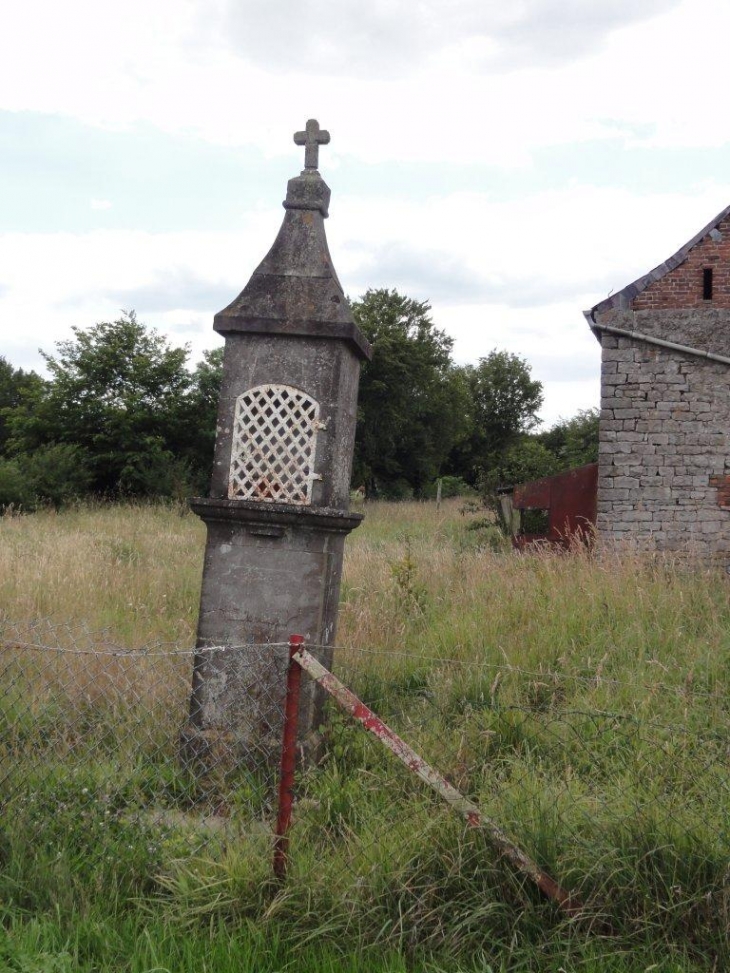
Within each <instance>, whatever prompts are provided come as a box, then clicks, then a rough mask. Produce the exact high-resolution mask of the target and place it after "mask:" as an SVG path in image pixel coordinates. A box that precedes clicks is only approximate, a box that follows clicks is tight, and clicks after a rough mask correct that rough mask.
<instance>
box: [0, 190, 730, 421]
mask: <svg viewBox="0 0 730 973" xmlns="http://www.w3.org/2000/svg"><path fill="white" fill-rule="evenodd" d="M277 195H278V194H277V193H276V192H272V196H274V197H276V196H277ZM728 198H730V184H728V185H725V186H722V187H714V188H712V189H706V190H705V191H704V192H702V193H697V194H694V195H688V196H664V195H657V196H650V197H643V198H642V197H636V196H633V195H632V194H630V193H628V192H626V191H622V190H615V189H588V188H583V189H572V188H568V189H566V190H564V191H562V192H546V193H541V194H536V195H534V196H532V197H530V198H528V199H524V200H516V201H513V202H499V201H495V200H492V199H490V197H489V196H488V195H487V194H477V193H457V194H453V195H451V196H443V197H434V198H432V199H430V200H428V202H427V204H426V205H420V204H417V203H415V202H410V203H407V202H404V201H401V202H399V203H393V202H392V201H390V202H388V203H385V202H383V203H381V204H377V203H373V201H372V200H364V199H359V198H356V197H348V196H347V195H344V194H343V195H342V196H341V197H340V198H339V200H338V202H337V207H336V210H335V212H336V216H333V218H332V219H330V220H329V221H328V224H327V228H328V236H329V241H330V248H331V251H332V255H333V259H334V262H335V266H336V267H337V270H338V274H339V276H340V279H341V280H342V282H343V286H344V287H345V290H346V291H347V292H348V293H349V294H350V295H351V296H352V297H358V296H359V295H360V294H361V293H363V292H364V290H365V289H366V288H367V287H396V288H399V289H400V290H402V291H403V292H404V293H407V294H408V295H409V296H411V297H415V298H417V299H419V300H429V301H431V303H432V306H433V316H434V320H435V322H436V324H437V325H438V326H439V327H442V328H445V329H446V331H447V332H448V333H449V334H451V335H452V336H453V337H454V339H455V342H456V344H455V356H456V358H457V360H459V361H461V362H467V361H476V360H477V359H478V358H479V357H481V356H484V355H487V354H488V353H489V351H490V350H491V349H492V348H495V347H496V348H506V349H507V350H509V351H513V352H515V353H517V354H520V355H522V356H524V357H525V358H527V360H528V361H530V362H532V363H533V365H534V370H535V374H536V376H537V377H538V378H539V379H540V380H541V381H543V382H544V383H545V386H546V408H545V414H546V415H547V416H548V417H550V418H557V417H558V416H559V415H568V414H570V413H571V412H574V411H575V409H577V408H587V407H589V406H592V405H595V404H596V401H597V389H598V345H597V343H596V342H595V339H594V338H593V336H592V334H591V332H590V330H589V328H588V327H587V325H586V324H585V321H584V319H583V316H582V313H581V312H582V310H584V309H585V308H588V307H590V306H592V305H593V304H595V303H596V302H597V301H599V300H601V299H602V298H603V297H605V296H606V293H607V292H608V290H610V289H611V288H613V289H619V288H621V287H623V286H624V285H625V284H627V283H629V282H630V281H631V280H632V279H633V278H634V277H637V276H639V275H640V274H642V273H644V272H646V271H647V270H649V269H651V267H652V266H654V264H656V263H658V262H660V261H661V260H663V259H664V258H666V257H667V256H669V254H670V253H671V252H673V250H675V249H677V248H678V247H679V246H680V245H681V244H683V243H684V242H686V240H687V239H689V238H690V237H691V236H692V235H693V234H694V233H695V232H696V231H697V230H698V229H700V228H701V226H703V225H704V223H706V222H707V221H709V220H710V219H711V218H712V217H713V216H714V215H715V213H716V212H718V211H719V210H720V209H721V208H722V206H723V204H724V202H725V200H726V199H728ZM282 215H283V214H282V211H281V209H279V207H278V206H275V207H272V208H271V209H267V210H262V211H260V212H257V213H251V214H249V216H248V218H247V220H246V222H245V225H244V226H242V228H241V231H240V232H239V233H196V232H188V233H167V234H150V233H143V232H122V231H118V232H112V231H97V232H94V233H89V234H85V235H79V236H73V235H70V234H48V235H42V234H38V235H37V234H6V235H5V236H0V266H2V267H3V268H4V275H5V276H4V280H5V281H7V282H8V287H7V290H6V292H5V293H4V294H2V295H0V314H1V315H2V317H3V319H4V320H6V321H22V322H23V327H22V329H19V330H18V331H17V332H15V334H14V338H13V340H14V344H13V345H12V346H9V347H7V350H6V351H5V354H7V355H8V357H9V358H10V360H11V361H13V362H14V363H15V364H17V365H22V366H23V367H38V365H39V363H40V362H39V359H38V357H37V354H36V351H35V349H36V348H37V347H38V346H41V347H43V348H44V350H46V351H52V350H53V343H54V342H55V341H57V340H59V339H61V338H64V337H68V335H69V332H70V327H71V325H72V324H73V325H80V326H82V327H85V326H88V325H91V324H93V323H94V322H95V321H98V320H105V319H106V320H108V319H110V318H114V317H117V316H118V314H119V312H120V310H121V309H122V308H124V309H130V308H132V307H134V308H135V309H136V310H137V311H138V313H139V316H140V319H142V320H145V321H146V322H147V323H149V324H151V325H154V326H156V327H158V328H161V329H162V330H164V331H166V332H167V333H168V334H169V335H170V336H171V339H172V340H173V341H175V342H178V343H179V342H181V341H190V342H191V344H192V348H193V353H194V355H196V356H197V355H199V354H200V353H201V352H202V350H203V349H204V348H208V347H212V346H213V345H214V344H215V343H216V341H217V339H216V338H215V336H214V333H213V331H212V317H213V314H214V313H215V312H216V311H217V310H220V309H221V308H222V307H223V306H225V305H226V304H227V303H228V302H229V301H230V300H232V299H233V298H234V297H235V296H236V295H237V294H238V293H239V291H240V290H241V289H242V288H243V286H244V285H245V284H246V282H247V281H248V279H249V277H250V275H251V273H252V272H253V270H254V269H255V267H256V266H257V265H258V263H259V262H260V260H261V259H262V258H263V256H264V255H265V253H266V251H267V250H268V247H269V246H270V244H271V243H272V242H273V239H274V237H275V235H276V232H277V230H278V227H279V224H280V221H281V218H282ZM376 272H377V273H378V274H380V276H379V277H378V276H376ZM6 345H7V342H6ZM591 375H593V376H594V377H593V378H590V376H591Z"/></svg>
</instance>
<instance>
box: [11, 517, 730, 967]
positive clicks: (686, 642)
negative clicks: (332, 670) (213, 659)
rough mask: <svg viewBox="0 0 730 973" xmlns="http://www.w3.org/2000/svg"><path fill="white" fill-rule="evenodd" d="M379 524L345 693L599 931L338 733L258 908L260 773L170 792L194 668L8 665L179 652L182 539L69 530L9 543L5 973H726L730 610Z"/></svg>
mask: <svg viewBox="0 0 730 973" xmlns="http://www.w3.org/2000/svg"><path fill="white" fill-rule="evenodd" d="M365 512H366V521H365V524H364V525H363V526H362V527H361V528H359V529H358V530H357V531H356V532H355V533H354V534H353V536H352V538H351V539H350V541H349V542H348V543H349V546H348V552H347V558H346V564H345V575H344V584H343V596H342V605H341V617H340V632H339V637H338V639H339V642H340V643H341V645H343V646H347V648H341V649H339V650H338V651H337V653H336V668H337V671H338V674H339V675H340V677H341V678H343V679H344V680H345V682H346V683H347V684H349V685H351V686H352V687H353V688H354V689H355V691H357V692H358V693H359V694H360V695H361V696H362V697H363V698H364V699H365V700H366V701H367V702H368V703H369V704H370V705H372V706H373V707H374V708H375V709H376V711H377V712H379V713H380V714H381V715H382V716H383V717H384V718H386V719H387V720H388V722H389V723H390V724H391V725H392V726H393V727H394V728H395V729H397V730H398V731H399V732H401V733H402V734H403V736H404V737H405V738H406V739H407V740H408V742H409V743H411V744H412V745H413V746H414V747H415V748H416V749H417V750H419V751H420V752H421V753H422V754H423V755H424V756H426V757H427V758H428V759H429V760H431V761H432V762H433V763H434V764H435V765H436V766H437V767H438V769H440V770H441V771H442V772H445V773H446V774H447V775H448V776H449V778H450V779H451V780H452V781H453V783H455V784H456V785H457V786H458V787H459V788H461V789H462V790H463V791H464V792H465V793H467V794H468V795H469V796H470V797H471V798H472V799H473V800H475V801H477V802H478V803H479V804H480V806H481V808H482V809H483V811H484V813H486V814H487V815H489V816H490V817H491V818H492V819H493V820H494V821H496V822H497V823H498V824H499V825H500V827H502V828H503V829H504V830H505V831H507V833H508V834H509V835H511V836H512V838H513V839H514V840H515V841H516V842H517V844H519V845H520V846H521V847H522V848H524V850H526V851H527V852H528V853H529V854H530V855H532V856H533V857H534V858H535V859H536V860H537V861H538V862H539V864H540V866H541V867H542V868H545V869H546V870H547V871H549V872H550V873H552V874H553V875H554V876H555V877H556V878H558V879H559V880H560V882H561V883H562V884H564V885H566V886H567V887H569V888H570V889H571V890H573V891H574V892H575V893H576V894H578V895H580V896H581V898H582V899H583V900H584V902H585V904H586V916H585V918H584V919H583V920H581V921H577V922H576V921H572V920H568V919H566V918H565V917H564V916H562V915H561V914H560V912H559V911H558V910H556V909H555V907H554V906H552V905H551V904H549V903H546V902H545V900H544V899H543V898H542V896H541V895H540V894H539V893H538V892H537V891H536V890H535V889H534V888H533V887H532V886H531V884H530V883H529V882H528V881H526V880H525V879H523V878H521V877H520V876H519V875H516V874H515V873H514V871H513V870H512V869H511V868H510V867H509V866H508V865H507V864H506V863H505V862H504V861H502V860H500V859H499V857H498V856H495V854H494V851H493V849H492V848H491V846H490V844H489V842H488V841H487V839H486V838H485V836H484V834H483V833H481V832H478V831H473V830H470V829H468V828H466V827H465V825H464V823H463V822H462V821H461V820H460V819H459V818H458V817H456V816H454V815H453V814H452V813H451V812H450V811H449V810H448V809H446V808H443V807H441V806H440V805H439V804H438V801H437V800H436V799H435V798H433V797H432V796H430V795H429V794H428V793H426V792H424V789H423V786H422V785H421V784H420V783H419V782H418V781H416V780H415V779H414V778H413V777H412V775H410V774H408V772H406V771H405V769H403V768H401V767H400V766H399V765H397V764H395V763H394V761H393V759H392V757H391V756H390V755H389V754H387V753H385V752H384V751H382V750H381V749H379V747H378V746H377V744H376V742H375V741H373V740H371V739H370V738H368V737H366V736H365V735H364V733H363V732H362V731H361V730H359V729H358V728H356V727H354V726H352V725H351V724H350V723H349V722H348V720H347V719H346V718H344V717H342V716H340V715H339V714H337V713H335V712H334V711H331V712H330V713H329V716H328V720H327V724H326V729H325V731H324V745H323V751H322V754H323V755H322V759H321V761H320V762H319V763H318V764H317V765H316V766H314V767H310V768H308V769H306V770H303V771H302V772H301V774H300V779H299V781H298V785H297V794H298V799H299V800H298V804H297V807H296V814H295V823H294V827H293V831H292V834H291V862H290V870H289V874H288V876H287V879H286V881H285V883H284V884H283V885H281V886H279V885H277V884H275V883H274V882H273V881H272V878H271V851H272V847H271V832H270V823H271V817H272V813H273V808H274V785H275V774H273V773H266V772H251V771H249V770H246V769H245V768H241V767H233V768H228V769H226V768H221V769H220V770H219V772H217V773H216V774H215V775H212V776H209V777H207V778H205V779H199V778H196V777H194V776H191V775H189V774H188V775H186V774H184V773H182V772H181V770H180V767H179V762H178V758H177V755H178V746H179V737H178V733H179V727H180V725H181V723H182V720H183V716H184V710H185V705H186V700H187V696H188V692H189V685H190V660H189V658H188V657H185V656H177V657H162V656H155V655H151V656H149V657H147V658H145V659H140V658H139V657H137V658H135V659H133V660H125V659H124V658H122V657H119V656H113V655H112V656H97V657H90V656H85V655H81V656H74V655H58V654H56V655H55V656H53V657H52V658H51V659H50V661H49V659H48V657H47V656H46V655H43V654H40V655H39V653H38V651H37V650H35V649H31V648H22V647H20V646H21V645H22V644H23V643H36V644H38V643H40V644H53V645H62V646H63V647H65V648H71V649H73V648H76V649H78V648H89V647H93V646H97V647H98V646H101V647H102V648H104V647H108V646H120V645H121V646H127V647H128V648H139V647H142V646H152V647H154V646H159V644H160V643H170V644H172V645H175V646H191V645H192V643H193V638H194V626H195V620H196V615H197V599H198V591H199V583H200V571H201V565H202V545H203V531H202V529H201V525H200V523H199V522H198V521H197V520H196V519H195V518H193V517H189V516H188V517H183V516H180V514H179V511H177V510H175V509H173V508H162V507H151V506H139V507H134V506H130V507H103V506H99V507H94V508H84V507H79V508H78V509H74V510H70V511H67V512H65V513H61V514H55V513H51V512H45V511H44V512H40V513H38V514H35V515H33V516H30V517H14V518H5V519H4V520H2V521H0V604H2V605H3V616H2V617H1V618H0V624H1V625H2V632H3V639H4V640H5V641H6V642H7V643H9V644H10V646H11V651H10V652H8V653H6V661H4V663H3V665H4V666H5V667H6V668H5V676H4V680H3V691H2V692H1V693H0V743H2V745H3V747H4V748H5V749H4V752H3V753H2V755H1V756H2V760H0V766H5V767H7V766H11V767H12V770H11V773H10V777H9V778H8V779H7V781H6V782H5V784H4V785H0V800H1V799H3V794H4V799H5V801H6V803H5V806H4V816H3V819H2V821H0V910H1V912H0V914H1V915H2V930H3V932H2V933H0V935H3V936H4V941H3V940H0V969H5V968H7V969H8V970H18V971H21V970H23V971H35V970H38V971H45V970H53V971H55V970H60V971H65V970H66V969H69V970H71V969H73V970H76V969H78V970H82V971H83V970H95V971H96V970H99V971H102V970H107V969H108V970H112V969H114V970H122V971H124V970H129V971H137V970H140V971H141V970H145V971H152V970H207V969H210V970H216V971H219V970H221V971H224V973H225V971H227V970H229V969H230V970H233V969H236V970H240V969H252V970H253V969H255V970H262V971H266V970H269V969H271V970H280V969H281V970H283V969H311V970H313V971H318V970H330V969H332V970H353V971H359V970H360V969H363V970H364V969H366V968H367V969H368V970H369V971H375V973H378V971H380V970H383V971H385V970H393V971H401V970H403V971H405V970H409V971H410V970H419V971H420V970H423V971H424V973H425V971H427V970H433V971H437V970H444V971H445V970H454V971H458V970H463V971H465V973H466V971H472V970H474V971H487V970H491V971H492V973H497V971H500V973H501V971H503V970H505V971H506V970H546V971H555V973H559V971H560V970H564V971H565V973H570V971H573V970H575V971H579V970H580V971H586V973H592V971H594V970H595V971H598V970H601V971H602V973H603V971H606V970H608V971H615V973H634V971H637V973H638V971H640V970H641V971H644V970H650V969H655V970H661V971H667V973H674V971H677V973H690V971H692V973H694V971H700V970H710V969H718V970H719V969H724V968H727V966H728V961H729V960H730V877H729V875H730V869H729V862H730V856H729V854H728V851H729V842H728V820H729V819H728V813H727V808H728V797H730V795H729V794H728V773H727V755H728V752H730V732H729V721H728V703H727V700H728V698H730V694H729V693H728V689H729V688H730V687H729V686H728V681H729V677H728V660H729V657H730V590H729V589H728V584H727V580H726V579H725V578H724V577H723V576H721V575H720V574H719V573H713V572H710V571H706V570H704V569H702V568H701V567H700V566H697V565H691V564H688V563H686V562H682V561H676V562H673V561H671V560H669V559H666V558H656V557H654V558H650V557H642V556H639V555H636V554H630V553H624V554H620V552H616V551H609V550H603V551H598V552H597V553H596V554H595V555H588V554H587V553H586V552H583V551H577V552H574V553H573V554H572V555H570V556H565V555H554V554H550V553H543V554H540V555H536V556H529V555H528V556H517V555H513V554H512V553H511V552H509V551H505V550H504V548H503V547H502V546H501V545H500V543H499V541H498V539H497V538H495V533H494V530H493V528H492V526H491V525H490V524H489V523H488V522H486V523H485V521H484V516H483V514H480V513H479V512H478V511H477V512H475V511H469V510H466V511H463V510H462V509H461V505H460V503H459V502H458V501H451V502H447V503H445V504H444V505H442V508H441V510H440V511H436V509H435V505H433V504H415V503H413V504H400V505H399V504H369V505H366V510H365ZM99 632H101V633H102V634H96V633H99ZM39 660H41V661H39ZM41 662H42V664H41ZM0 776H1V775H0ZM3 786H4V791H3V789H2V787H3ZM609 926H610V931H609ZM3 950H4V952H3ZM3 964H4V965H3ZM64 964H65V965H64Z"/></svg>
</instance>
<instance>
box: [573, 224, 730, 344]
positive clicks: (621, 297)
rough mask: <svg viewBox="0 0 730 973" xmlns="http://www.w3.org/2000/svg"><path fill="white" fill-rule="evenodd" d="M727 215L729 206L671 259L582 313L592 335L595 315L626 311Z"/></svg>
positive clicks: (677, 265)
mask: <svg viewBox="0 0 730 973" xmlns="http://www.w3.org/2000/svg"><path fill="white" fill-rule="evenodd" d="M729 215H730V206H726V207H725V209H724V210H722V212H721V213H718V214H717V216H716V217H715V218H714V219H713V220H710V222H709V223H708V224H707V226H705V227H703V228H702V229H701V230H700V232H699V233H697V234H695V236H693V237H692V239H691V240H689V241H688V242H687V243H685V244H684V246H682V247H680V248H679V250H677V252H676V253H674V254H672V256H671V257H668V258H667V259H666V260H665V261H664V263H661V264H659V265H658V266H657V267H655V268H654V269H653V270H650V271H649V273H648V274H644V276H643V277H639V278H638V279H637V280H635V281H632V282H631V283H630V284H627V285H626V287H624V288H622V289H621V290H620V291H616V293H615V294H611V295H610V297H607V298H605V300H603V301H599V303H598V304H594V306H593V307H592V308H590V309H589V310H588V311H584V312H583V315H584V316H585V318H586V320H587V321H588V323H589V324H590V325H591V328H592V330H593V331H594V333H595V328H593V325H594V324H595V321H596V313H599V314H600V313H601V312H603V311H610V310H611V309H613V308H620V309H624V310H625V309H628V308H629V306H630V304H631V302H632V301H633V299H634V298H635V297H636V296H637V295H638V294H641V292H642V291H644V290H646V288H647V287H648V286H649V285H650V284H653V283H654V282H655V281H657V280H661V279H662V277H664V276H666V275H667V274H668V273H670V272H671V271H672V270H674V269H675V268H677V267H679V265H680V264H682V263H684V261H685V260H686V259H687V257H688V256H689V253H690V251H691V250H692V249H694V247H696V246H697V244H698V243H700V241H701V240H703V239H704V238H705V237H706V236H707V234H708V233H709V232H710V231H711V230H714V229H715V227H716V226H717V224H718V223H721V222H722V220H724V219H725V217H726V216H729Z"/></svg>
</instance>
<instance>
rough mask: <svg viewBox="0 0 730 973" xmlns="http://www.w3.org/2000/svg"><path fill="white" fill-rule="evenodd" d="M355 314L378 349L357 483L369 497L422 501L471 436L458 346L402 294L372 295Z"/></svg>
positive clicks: (366, 387)
mask: <svg viewBox="0 0 730 973" xmlns="http://www.w3.org/2000/svg"><path fill="white" fill-rule="evenodd" d="M352 310H353V315H354V317H355V321H356V322H357V324H358V326H359V328H360V330H361V331H362V332H363V334H364V335H365V337H366V338H367V339H368V341H370V342H371V344H372V346H373V358H372V361H370V362H366V363H365V364H364V365H363V368H362V373H361V376H360V395H359V400H358V424H357V435H356V441H355V461H354V468H353V470H354V471H353V481H354V482H355V484H356V485H359V484H360V483H365V484H366V486H367V488H368V492H370V493H375V492H380V493H381V494H384V495H406V494H407V493H409V492H413V493H415V494H417V495H420V494H421V493H422V492H423V490H424V489H425V487H426V485H427V484H428V483H429V482H430V481H431V480H433V478H434V477H435V476H436V475H438V473H439V472H440V469H441V466H442V464H443V462H444V461H445V459H446V457H447V456H448V454H449V451H450V450H451V448H452V446H453V444H454V441H455V440H456V439H458V438H459V437H460V436H461V435H463V434H464V432H465V429H464V414H465V411H466V403H467V400H466V392H467V390H466V386H465V384H464V382H463V379H462V377H461V375H460V374H459V372H458V370H457V369H455V367H454V365H453V363H452V361H451V349H452V346H453V339H451V338H450V337H448V335H447V334H446V333H445V332H444V331H442V330H441V329H439V328H437V327H435V325H434V323H433V320H432V318H431V314H430V312H431V308H430V306H429V304H428V303H427V302H426V301H416V300H413V299H411V298H408V297H405V296H404V295H402V294H399V293H398V292H397V291H396V290H387V289H379V290H368V291H367V292H366V293H365V294H364V296H363V297H362V298H361V299H360V300H359V301H356V302H354V303H353V305H352Z"/></svg>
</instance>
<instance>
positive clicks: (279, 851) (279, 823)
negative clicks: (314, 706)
mask: <svg viewBox="0 0 730 973" xmlns="http://www.w3.org/2000/svg"><path fill="white" fill-rule="evenodd" d="M303 644H304V636H303V635H290V636H289V668H288V669H287V674H286V705H285V708H284V729H283V733H282V743H281V771H280V775H279V812H278V814H277V818H276V840H275V841H274V875H275V876H276V878H278V879H283V878H284V876H285V875H286V869H287V865H288V858H289V826H290V825H291V812H292V806H293V804H294V772H295V770H296V763H297V724H298V722H299V693H300V687H301V682H302V670H301V667H300V665H299V663H298V662H296V661H295V660H294V656H295V655H296V653H297V652H298V651H299V649H301V648H302V646H303Z"/></svg>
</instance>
